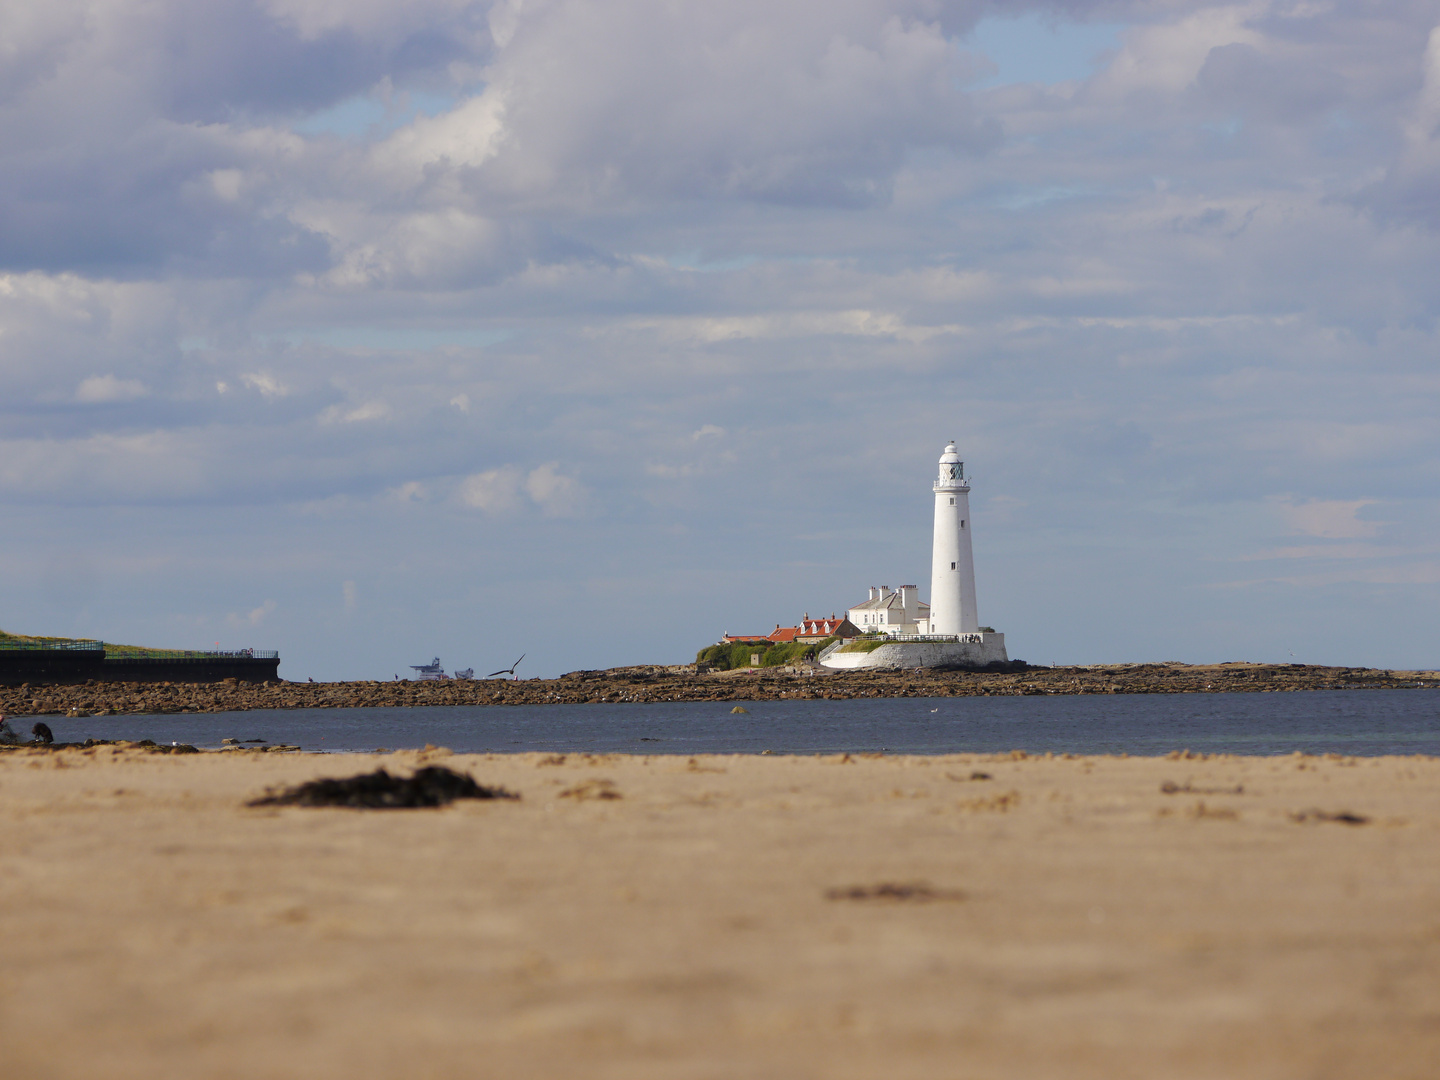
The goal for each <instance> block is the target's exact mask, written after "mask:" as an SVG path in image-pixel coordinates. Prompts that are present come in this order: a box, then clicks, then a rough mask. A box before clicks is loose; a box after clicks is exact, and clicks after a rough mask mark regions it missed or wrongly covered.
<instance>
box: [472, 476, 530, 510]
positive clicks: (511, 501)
mask: <svg viewBox="0 0 1440 1080" xmlns="http://www.w3.org/2000/svg"><path fill="white" fill-rule="evenodd" d="M522 478H523V474H522V473H521V472H520V470H519V469H517V468H515V466H513V465H505V466H502V467H501V468H498V469H487V470H486V471H485V472H481V473H476V474H475V475H473V476H467V477H466V478H465V479H464V480H462V481H461V483H460V488H459V499H460V501H461V503H463V504H464V505H466V506H469V507H473V508H474V509H476V510H483V511H485V512H486V513H487V514H503V513H507V512H509V511H511V510H514V509H515V508H516V507H517V506H518V504H519V495H520V484H521V481H522Z"/></svg>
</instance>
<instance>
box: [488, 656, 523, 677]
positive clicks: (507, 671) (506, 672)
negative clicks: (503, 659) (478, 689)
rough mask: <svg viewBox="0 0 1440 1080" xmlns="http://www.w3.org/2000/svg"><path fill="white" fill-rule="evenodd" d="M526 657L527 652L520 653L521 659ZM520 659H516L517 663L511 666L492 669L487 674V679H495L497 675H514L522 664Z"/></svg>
mask: <svg viewBox="0 0 1440 1080" xmlns="http://www.w3.org/2000/svg"><path fill="white" fill-rule="evenodd" d="M524 659H525V654H524V653H521V654H520V660H524ZM520 660H516V661H515V663H513V664H511V665H510V666H509V667H507V668H501V669H500V670H499V671H492V672H491V673H490V674H489V675H486V676H485V677H486V678H487V679H493V678H494V677H495V676H496V675H514V674H515V669H516V668H517V667H519V666H520Z"/></svg>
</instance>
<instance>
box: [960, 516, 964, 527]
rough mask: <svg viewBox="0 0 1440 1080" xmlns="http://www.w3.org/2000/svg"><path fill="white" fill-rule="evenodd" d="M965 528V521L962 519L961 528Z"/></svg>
mask: <svg viewBox="0 0 1440 1080" xmlns="http://www.w3.org/2000/svg"><path fill="white" fill-rule="evenodd" d="M964 527H965V519H964V518H961V519H960V528H962V529H963V528H964Z"/></svg>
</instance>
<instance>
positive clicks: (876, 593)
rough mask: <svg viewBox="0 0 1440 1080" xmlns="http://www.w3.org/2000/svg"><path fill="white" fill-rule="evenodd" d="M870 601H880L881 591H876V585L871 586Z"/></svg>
mask: <svg viewBox="0 0 1440 1080" xmlns="http://www.w3.org/2000/svg"><path fill="white" fill-rule="evenodd" d="M870 599H871V600H876V599H879V590H878V589H876V588H875V586H874V585H871V586H870Z"/></svg>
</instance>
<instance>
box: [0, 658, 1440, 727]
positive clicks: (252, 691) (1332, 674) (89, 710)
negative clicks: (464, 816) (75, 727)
mask: <svg viewBox="0 0 1440 1080" xmlns="http://www.w3.org/2000/svg"><path fill="white" fill-rule="evenodd" d="M1408 688H1425V689H1433V688H1440V672H1437V671H1401V670H1395V669H1378V668H1360V667H1322V666H1318V665H1312V664H1248V663H1231V664H1179V663H1166V664H1098V665H1084V666H1075V667H1032V668H1026V669H1024V670H1021V671H1009V672H988V671H936V670H926V671H903V672H887V671H856V672H843V673H834V672H827V671H825V670H824V669H794V668H761V669H751V670H741V671H724V672H712V673H705V674H699V673H697V672H696V671H695V667H694V665H693V664H691V665H675V666H665V665H644V666H636V667H622V668H609V669H606V670H601V671H576V672H570V673H569V674H566V675H562V676H560V677H559V678H558V679H522V680H519V681H510V680H501V679H470V680H460V679H451V680H443V681H433V682H420V681H415V682H369V681H357V682H337V683H310V682H285V681H280V682H270V683H238V684H236V683H170V684H167V683H90V684H87V685H55V686H39V685H36V686H11V687H0V711H3V712H4V713H5V714H6V715H7V716H14V717H26V716H66V715H85V716H95V715H106V714H117V715H136V714H147V713H151V714H153V713H184V712H231V711H244V710H248V709H323V708H386V707H389V708H414V707H425V706H445V705H579V704H614V703H647V702H667V701H668V702H674V701H776V700H789V699H815V698H830V699H849V698H903V697H981V696H995V695H999V696H1021V695H1045V694H1194V693H1199V694H1204V693H1227V692H1228V693H1234V692H1252V693H1253V692H1262V693H1270V692H1285V691H1298V690H1360V689H1365V690H1372V689H1408Z"/></svg>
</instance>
